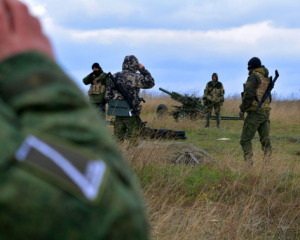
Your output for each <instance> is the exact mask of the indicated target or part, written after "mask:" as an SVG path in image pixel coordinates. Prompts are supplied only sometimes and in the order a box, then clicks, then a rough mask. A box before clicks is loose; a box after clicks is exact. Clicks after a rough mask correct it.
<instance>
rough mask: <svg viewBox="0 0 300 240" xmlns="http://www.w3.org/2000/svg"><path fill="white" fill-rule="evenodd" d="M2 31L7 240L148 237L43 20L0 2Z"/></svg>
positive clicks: (135, 194)
mask: <svg viewBox="0 0 300 240" xmlns="http://www.w3.org/2000/svg"><path fill="white" fill-rule="evenodd" d="M0 33H1V34H0V129H1V131H0V203H1V204H0V212H1V214H0V239H1V240H25V239H26V240H27V239H30V240H39V239H44V240H51V239H68V240H75V239H128V240H129V239H148V229H147V228H148V227H147V223H146V219H145V215H144V210H143V208H144V207H143V203H142V200H141V196H140V192H139V188H138V187H137V184H136V182H135V180H134V178H133V177H132V174H131V172H130V170H129V168H128V166H127V165H126V163H125V162H124V160H123V158H122V156H121V155H120V153H119V152H118V150H117V149H116V147H115V146H114V145H115V143H114V142H113V141H112V139H111V138H110V137H109V132H108V130H107V129H106V126H105V124H99V121H98V119H99V116H98V115H97V114H96V113H95V112H94V111H93V110H92V109H91V108H90V106H89V104H88V102H87V101H86V98H85V97H84V95H83V94H82V93H81V91H80V90H79V89H78V88H77V87H76V85H75V84H74V82H72V81H71V80H70V79H69V78H68V77H67V75H66V74H65V73H64V72H63V71H62V70H61V68H60V67H59V66H58V65H57V64H56V63H55V62H54V61H53V59H54V57H53V53H52V50H51V46H50V43H49V41H48V39H47V38H46V37H45V36H44V35H43V33H42V31H41V26H40V23H39V21H38V20H37V19H36V18H34V17H32V16H31V15H30V14H29V13H28V9H27V7H26V6H25V5H24V4H23V3H20V2H19V1H16V0H1V1H0ZM16 69H18V71H16Z"/></svg>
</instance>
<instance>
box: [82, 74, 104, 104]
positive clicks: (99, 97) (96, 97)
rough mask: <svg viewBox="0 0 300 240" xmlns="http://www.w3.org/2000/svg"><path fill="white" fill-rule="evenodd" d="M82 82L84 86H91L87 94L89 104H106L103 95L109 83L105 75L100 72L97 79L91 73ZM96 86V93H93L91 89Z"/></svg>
mask: <svg viewBox="0 0 300 240" xmlns="http://www.w3.org/2000/svg"><path fill="white" fill-rule="evenodd" d="M82 81H83V83H84V84H85V85H88V84H91V86H90V90H89V92H88V95H89V101H90V103H100V104H106V100H105V93H106V88H107V86H108V82H109V77H108V76H107V74H106V73H104V72H102V73H101V75H100V76H99V77H96V76H95V75H94V74H93V73H91V74H89V75H87V76H86V77H85V78H84V79H83V80H82ZM96 85H98V86H97V87H98V91H95V92H93V91H92V88H93V87H94V86H96Z"/></svg>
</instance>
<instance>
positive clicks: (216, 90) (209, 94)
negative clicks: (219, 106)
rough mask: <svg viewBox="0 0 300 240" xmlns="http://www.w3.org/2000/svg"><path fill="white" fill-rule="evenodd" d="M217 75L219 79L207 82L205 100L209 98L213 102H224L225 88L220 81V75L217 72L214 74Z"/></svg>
mask: <svg viewBox="0 0 300 240" xmlns="http://www.w3.org/2000/svg"><path fill="white" fill-rule="evenodd" d="M214 75H215V76H216V77H217V81H216V82H214V81H210V82H208V83H207V84H206V88H205V90H204V95H203V100H208V101H210V102H212V103H218V102H224V94H225V91H224V88H223V84H222V83H221V82H219V80H218V75H217V74H216V73H214V74H213V76H214Z"/></svg>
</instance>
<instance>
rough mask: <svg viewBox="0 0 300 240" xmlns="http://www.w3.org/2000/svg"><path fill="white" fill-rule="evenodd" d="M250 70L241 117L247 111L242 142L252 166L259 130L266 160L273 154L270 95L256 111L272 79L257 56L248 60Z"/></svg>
mask: <svg viewBox="0 0 300 240" xmlns="http://www.w3.org/2000/svg"><path fill="white" fill-rule="evenodd" d="M248 70H249V77H248V79H247V82H246V84H245V89H244V92H243V94H242V95H243V99H242V104H241V105H240V110H241V111H240V117H241V118H243V117H244V113H245V112H247V117H246V118H245V122H244V127H243V132H242V136H241V141H240V144H241V146H242V149H243V151H244V159H245V161H246V162H247V163H248V165H249V166H252V165H253V161H252V156H253V152H252V144H251V140H252V139H253V137H254V135H255V133H256V131H258V134H259V136H260V142H261V145H262V150H263V151H264V160H265V162H266V161H267V160H268V158H269V157H270V156H271V151H272V146H271V141H270V137H269V133H270V110H271V108H270V102H271V99H270V97H268V98H267V100H266V101H265V102H264V104H263V105H262V107H261V108H260V109H259V110H258V111H257V112H256V111H255V110H256V108H257V105H258V102H259V101H261V99H262V97H263V95H264V94H265V92H266V91H267V88H268V85H269V83H270V79H269V77H268V76H269V71H268V69H266V68H265V67H264V66H262V65H261V61H260V59H259V58H257V57H254V58H251V59H250V61H249V62H248Z"/></svg>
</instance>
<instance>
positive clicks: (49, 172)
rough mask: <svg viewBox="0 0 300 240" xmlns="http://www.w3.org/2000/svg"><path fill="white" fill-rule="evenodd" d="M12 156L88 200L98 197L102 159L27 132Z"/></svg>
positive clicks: (103, 174)
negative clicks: (96, 158)
mask: <svg viewBox="0 0 300 240" xmlns="http://www.w3.org/2000/svg"><path fill="white" fill-rule="evenodd" d="M15 157H16V159H17V161H18V162H20V164H21V165H20V166H21V167H22V166H24V167H25V168H27V169H29V170H30V171H31V172H32V171H33V173H36V174H37V175H38V176H39V177H41V178H46V180H48V181H51V182H52V183H54V184H55V185H58V187H59V188H63V189H64V190H65V191H67V192H69V193H72V194H74V195H76V196H78V197H80V198H83V199H84V200H86V201H88V202H95V201H96V200H98V199H99V198H100V192H101V189H102V186H103V185H104V182H105V179H106V173H107V166H106V163H105V162H104V161H103V160H91V159H89V158H88V157H86V156H84V155H82V154H81V153H79V152H77V151H75V150H73V149H70V148H68V147H66V146H61V145H58V144H56V143H52V142H49V141H44V140H41V139H39V138H37V137H35V136H32V135H31V136H28V137H27V138H26V139H25V141H24V142H23V144H22V145H21V147H20V148H19V149H18V150H17V152H16V154H15Z"/></svg>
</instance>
